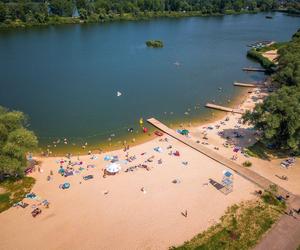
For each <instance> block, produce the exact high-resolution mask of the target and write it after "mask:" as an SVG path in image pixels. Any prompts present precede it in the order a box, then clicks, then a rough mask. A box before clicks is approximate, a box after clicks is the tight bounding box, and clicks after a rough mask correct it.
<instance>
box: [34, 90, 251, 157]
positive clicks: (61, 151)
mask: <svg viewBox="0 0 300 250" xmlns="http://www.w3.org/2000/svg"><path fill="white" fill-rule="evenodd" d="M235 88H239V91H238V93H237V94H236V95H235V96H233V98H232V99H231V101H230V102H229V103H227V106H228V107H230V108H234V107H237V106H240V105H241V103H242V102H243V101H244V100H245V99H247V98H248V96H249V93H248V91H249V90H251V88H245V87H235ZM201 109H207V108H206V107H204V106H203V107H202V106H201ZM226 116H227V113H226V112H223V111H218V110H208V111H207V112H206V113H205V114H202V115H199V116H198V117H195V118H192V119H189V121H188V122H187V121H185V120H186V119H188V118H189V116H186V117H181V120H177V121H175V122H174V121H173V122H172V121H167V122H165V124H166V125H168V126H169V127H170V128H172V129H174V130H176V129H180V128H186V129H190V130H193V129H195V128H197V127H200V126H204V125H207V124H211V123H215V122H218V121H219V120H222V119H224V118H225V117H226ZM148 118H149V117H148ZM148 118H147V119H148ZM145 124H146V125H145ZM144 125H145V127H147V128H148V129H149V132H148V133H143V132H142V129H141V128H140V129H139V130H138V131H137V132H136V133H130V132H128V133H127V134H124V135H122V136H119V137H118V136H117V137H115V138H113V139H112V141H110V142H109V141H105V140H102V141H98V142H95V143H92V144H90V145H88V146H86V148H84V149H83V148H82V147H80V146H78V145H75V146H74V145H72V146H71V145H70V146H64V145H63V146H62V147H59V148H53V146H52V145H51V143H49V144H48V146H47V145H42V146H40V147H39V149H38V150H37V151H35V152H33V154H38V155H39V157H44V158H48V157H63V156H65V155H66V154H68V153H71V154H72V155H81V156H82V155H87V154H88V152H89V151H91V152H92V153H94V154H95V153H99V152H100V153H105V152H110V151H116V150H120V149H123V148H124V142H126V143H125V144H126V145H129V146H130V147H135V146H138V145H141V144H143V143H146V142H149V141H152V140H155V138H157V136H156V135H154V132H155V131H156V130H157V129H156V128H154V127H153V126H152V125H150V124H148V123H147V122H146V120H144ZM108 137H109V135H108ZM62 143H63V142H62ZM110 144H111V145H110ZM49 146H50V147H49ZM43 149H45V150H43ZM47 149H49V151H50V152H52V153H51V154H50V155H45V156H43V153H46V152H47ZM53 149H54V150H53Z"/></svg>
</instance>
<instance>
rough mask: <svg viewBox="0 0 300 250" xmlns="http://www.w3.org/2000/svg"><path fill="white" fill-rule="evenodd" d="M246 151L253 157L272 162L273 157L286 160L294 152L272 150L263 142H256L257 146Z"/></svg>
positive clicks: (252, 146) (254, 145)
mask: <svg viewBox="0 0 300 250" xmlns="http://www.w3.org/2000/svg"><path fill="white" fill-rule="evenodd" d="M244 151H245V153H246V154H248V155H249V156H251V157H256V158H260V159H263V160H271V158H273V157H276V158H285V157H288V156H290V155H292V152H291V151H289V150H283V149H270V148H267V147H266V146H265V145H264V144H263V143H261V142H256V143H255V144H253V145H251V146H249V147H248V148H246V149H245V150H244Z"/></svg>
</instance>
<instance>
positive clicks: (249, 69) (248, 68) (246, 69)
mask: <svg viewBox="0 0 300 250" xmlns="http://www.w3.org/2000/svg"><path fill="white" fill-rule="evenodd" d="M243 71H256V72H266V71H267V70H265V69H263V68H253V67H246V68H243Z"/></svg>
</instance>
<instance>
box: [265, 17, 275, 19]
mask: <svg viewBox="0 0 300 250" xmlns="http://www.w3.org/2000/svg"><path fill="white" fill-rule="evenodd" d="M265 18H267V19H273V17H272V16H265Z"/></svg>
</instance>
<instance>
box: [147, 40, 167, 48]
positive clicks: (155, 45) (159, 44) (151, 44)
mask: <svg viewBox="0 0 300 250" xmlns="http://www.w3.org/2000/svg"><path fill="white" fill-rule="evenodd" d="M146 45H147V46H148V47H151V48H163V47H164V44H163V42H162V41H160V40H149V41H147V42H146Z"/></svg>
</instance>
